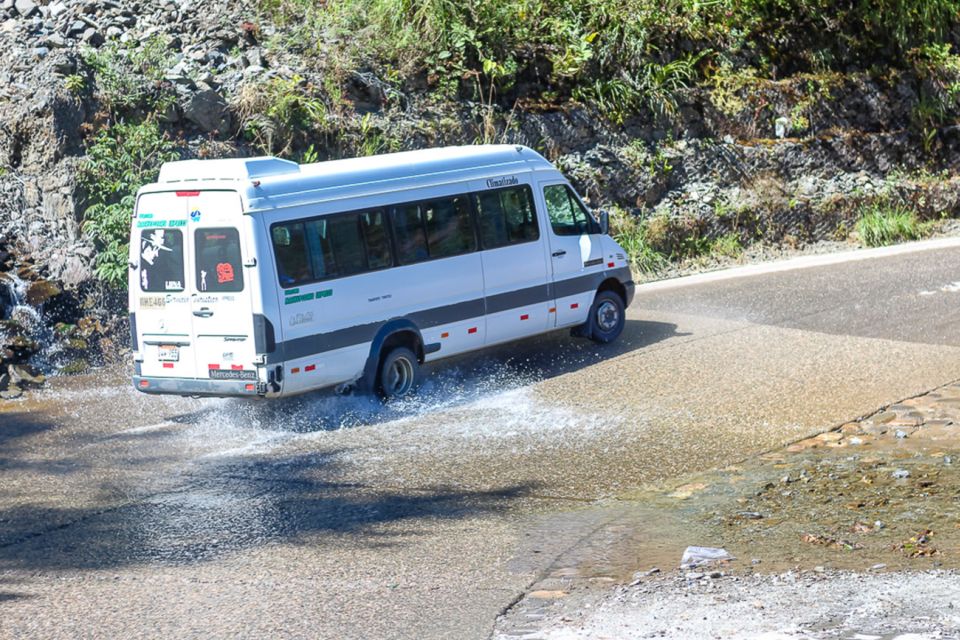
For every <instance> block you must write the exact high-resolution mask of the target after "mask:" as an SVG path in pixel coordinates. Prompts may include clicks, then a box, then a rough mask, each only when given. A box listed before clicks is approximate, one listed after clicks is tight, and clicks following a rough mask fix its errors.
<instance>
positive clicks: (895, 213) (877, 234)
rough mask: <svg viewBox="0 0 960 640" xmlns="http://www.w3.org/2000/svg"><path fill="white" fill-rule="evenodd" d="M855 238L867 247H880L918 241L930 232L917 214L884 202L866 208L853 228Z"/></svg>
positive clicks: (927, 224)
mask: <svg viewBox="0 0 960 640" xmlns="http://www.w3.org/2000/svg"><path fill="white" fill-rule="evenodd" d="M854 230H855V231H856V234H857V237H858V238H859V239H860V242H862V243H863V244H864V245H866V246H868V247H880V246H884V245H888V244H894V243H897V242H904V241H906V240H918V239H920V238H922V237H924V236H925V235H927V234H928V233H929V231H930V224H929V223H923V222H920V220H919V219H918V218H917V214H916V213H915V212H913V211H910V210H909V209H906V208H905V207H902V206H896V205H891V204H889V203H885V202H878V203H874V204H872V205H870V206H868V207H866V208H865V209H864V210H863V211H862V213H861V215H860V219H859V220H857V224H856V226H855V227H854Z"/></svg>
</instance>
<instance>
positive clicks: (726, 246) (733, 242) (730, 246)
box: [710, 233, 743, 258]
mask: <svg viewBox="0 0 960 640" xmlns="http://www.w3.org/2000/svg"><path fill="white" fill-rule="evenodd" d="M710 253H712V254H713V255H716V256H722V257H724V258H739V257H740V254H742V253H743V245H741V244H740V236H738V235H737V234H735V233H728V234H725V235H723V236H720V237H719V238H717V239H716V240H714V241H713V243H712V244H711V245H710Z"/></svg>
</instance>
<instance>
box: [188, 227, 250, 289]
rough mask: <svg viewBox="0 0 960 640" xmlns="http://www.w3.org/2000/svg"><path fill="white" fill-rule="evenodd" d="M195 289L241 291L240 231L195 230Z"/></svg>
mask: <svg viewBox="0 0 960 640" xmlns="http://www.w3.org/2000/svg"><path fill="white" fill-rule="evenodd" d="M194 245H195V248H196V252H197V291H214V292H224V291H243V264H242V263H241V258H240V232H239V231H237V230H236V229H234V228H232V227H223V228H215V229H197V230H196V231H195V232H194Z"/></svg>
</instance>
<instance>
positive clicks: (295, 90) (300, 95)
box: [235, 75, 327, 156]
mask: <svg viewBox="0 0 960 640" xmlns="http://www.w3.org/2000/svg"><path fill="white" fill-rule="evenodd" d="M235 107H236V110H237V113H238V114H239V115H240V119H241V122H242V126H241V130H242V131H243V136H244V137H245V138H246V139H247V140H249V141H250V142H252V143H253V144H254V146H256V147H257V148H258V149H259V150H260V151H261V152H262V153H265V154H276V155H280V156H287V155H289V154H290V152H291V150H292V149H293V147H296V146H300V147H301V148H302V146H305V145H300V144H298V143H299V142H302V141H303V140H306V139H308V138H309V137H311V136H312V135H315V134H318V133H322V132H323V131H325V129H326V116H327V106H326V104H325V103H324V101H323V99H322V98H320V97H319V96H318V91H317V87H314V86H313V85H311V84H309V83H307V82H306V81H305V80H304V79H303V78H301V77H300V76H296V75H295V76H293V77H292V78H280V77H276V78H271V79H270V80H268V81H266V82H264V83H261V84H254V85H245V87H244V89H243V92H242V93H241V94H240V96H239V97H238V99H237V100H236V102H235ZM298 138H299V139H298Z"/></svg>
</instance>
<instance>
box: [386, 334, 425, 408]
mask: <svg viewBox="0 0 960 640" xmlns="http://www.w3.org/2000/svg"><path fill="white" fill-rule="evenodd" d="M418 386H420V362H419V361H418V360H417V354H415V353H414V352H413V351H411V350H410V349H407V348H406V347H394V348H393V349H391V350H390V352H389V353H388V354H387V355H385V356H384V357H383V360H382V361H381V362H380V370H379V372H378V373H377V394H378V395H379V396H380V397H381V398H383V399H384V400H390V399H393V398H402V397H403V396H406V395H409V394H410V393H412V392H413V391H414V390H416V388H417V387H418Z"/></svg>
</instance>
